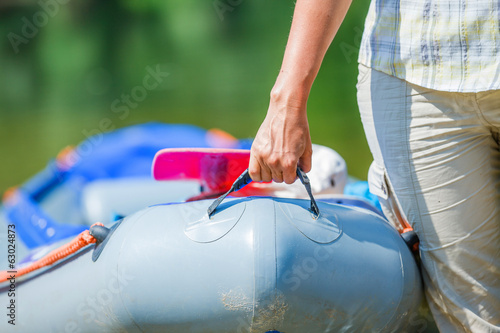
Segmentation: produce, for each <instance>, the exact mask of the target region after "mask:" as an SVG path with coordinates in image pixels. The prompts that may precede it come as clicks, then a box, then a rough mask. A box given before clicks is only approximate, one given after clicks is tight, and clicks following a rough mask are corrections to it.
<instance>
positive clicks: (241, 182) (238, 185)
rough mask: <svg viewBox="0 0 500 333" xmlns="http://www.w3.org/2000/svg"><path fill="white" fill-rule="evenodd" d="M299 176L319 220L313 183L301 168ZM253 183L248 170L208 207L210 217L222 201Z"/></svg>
mask: <svg viewBox="0 0 500 333" xmlns="http://www.w3.org/2000/svg"><path fill="white" fill-rule="evenodd" d="M297 176H298V177H299V179H300V181H301V182H302V184H304V187H305V188H306V191H307V194H308V195H309V198H310V199H311V213H312V214H313V216H314V218H318V217H319V208H318V204H317V203H316V200H314V197H313V194H312V190H311V182H310V181H309V178H308V177H307V175H306V173H305V172H304V171H302V170H301V169H300V168H299V167H297ZM251 182H252V178H250V174H249V173H248V169H246V170H245V171H243V173H242V174H241V175H240V176H239V177H238V178H237V179H236V180H235V181H234V183H233V185H232V186H231V188H230V189H229V191H227V192H226V193H224V194H223V195H221V196H220V197H218V198H217V199H216V200H215V201H214V202H213V203H212V204H211V205H210V207H208V210H207V213H208V216H209V217H210V216H212V215H213V214H214V212H215V210H216V209H217V207H219V205H220V204H221V203H222V201H223V200H224V199H225V198H226V197H227V196H228V195H229V194H231V193H232V192H236V191H238V190H240V189H242V188H243V187H245V186H246V185H248V184H249V183H251Z"/></svg>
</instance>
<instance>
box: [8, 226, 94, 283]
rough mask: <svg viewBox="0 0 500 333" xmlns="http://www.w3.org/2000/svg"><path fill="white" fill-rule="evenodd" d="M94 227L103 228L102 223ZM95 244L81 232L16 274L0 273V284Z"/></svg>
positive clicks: (90, 237) (84, 232) (86, 233)
mask: <svg viewBox="0 0 500 333" xmlns="http://www.w3.org/2000/svg"><path fill="white" fill-rule="evenodd" d="M95 225H100V226H104V225H103V224H102V223H95V224H93V225H92V226H91V228H92V227H93V226H95ZM95 242H96V239H95V238H94V237H93V236H91V235H90V233H89V231H88V230H85V231H82V232H81V233H80V234H79V235H78V236H77V237H76V238H75V239H73V240H72V241H71V242H69V243H67V244H65V245H62V246H61V247H59V248H57V249H55V250H53V251H51V252H50V253H49V254H47V255H46V256H44V257H43V258H41V259H39V260H37V261H35V262H34V263H32V264H31V265H29V266H26V267H23V268H20V269H18V270H17V272H16V273H8V271H0V283H1V282H5V281H7V280H9V278H10V276H11V275H15V277H16V278H18V277H19V276H22V275H25V274H28V273H30V272H33V271H35V270H37V269H40V268H43V267H46V266H50V265H53V264H54V263H56V262H58V261H59V260H62V259H64V258H66V257H68V256H70V255H72V254H73V253H75V252H77V251H79V250H81V249H83V248H84V247H86V246H87V245H90V244H94V243H95ZM11 271H12V270H11Z"/></svg>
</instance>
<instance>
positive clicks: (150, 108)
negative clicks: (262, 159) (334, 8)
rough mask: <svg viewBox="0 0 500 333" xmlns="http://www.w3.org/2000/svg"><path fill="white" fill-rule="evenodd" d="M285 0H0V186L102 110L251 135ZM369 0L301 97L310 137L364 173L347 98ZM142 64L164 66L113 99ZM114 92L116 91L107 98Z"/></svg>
mask: <svg viewBox="0 0 500 333" xmlns="http://www.w3.org/2000/svg"><path fill="white" fill-rule="evenodd" d="M293 7H294V3H293V2H292V1H285V0H274V1H264V0H210V1H202V0H183V1H180V0H168V1H165V0H141V1H134V0H109V1H96V0H86V1H83V0H70V1H68V0H41V1H39V0H36V1H35V0H24V1H20V0H19V1H16V0H9V1H7V0H5V1H2V2H1V4H0V16H1V18H0V22H1V23H0V35H1V36H3V37H2V42H1V43H0V57H1V68H2V71H1V73H2V74H1V75H0V101H1V103H0V142H1V144H0V154H1V156H2V159H1V160H2V162H3V163H1V164H0V191H2V192H3V191H4V190H5V189H6V188H7V187H9V186H13V185H16V184H19V183H21V182H23V181H24V180H26V179H27V178H28V177H30V176H31V175H33V174H34V173H35V172H37V171H38V170H40V169H42V168H43V167H44V166H45V165H46V163H47V162H48V160H49V159H50V158H52V157H54V156H55V155H56V154H57V153H58V151H59V150H61V149H62V148H63V147H65V146H67V145H69V144H72V145H76V144H77V143H78V142H80V141H82V140H84V139H85V138H86V133H89V132H92V131H93V130H96V129H98V128H99V122H100V120H101V119H103V118H109V119H111V120H112V127H114V128H120V127H124V126H127V125H131V124H136V123H141V122H148V121H161V122H168V123H190V124H194V125H198V126H201V127H204V128H214V127H215V128H220V129H223V130H225V131H227V132H229V133H231V134H233V135H234V136H236V137H238V138H247V137H253V136H254V135H255V133H256V132H257V130H258V127H259V125H260V122H261V121H262V120H263V119H264V116H265V113H266V111H267V105H268V102H269V91H270V89H271V87H272V85H273V83H274V80H275V78H276V75H277V73H278V70H279V67H280V64H281V59H282V56H283V51H284V48H285V44H286V40H287V36H288V30H289V27H290V23H291V19H292V14H293ZM367 10H368V1H367V0H358V1H355V2H354V3H353V5H352V7H351V9H350V11H349V13H348V14H347V17H346V20H345V22H344V24H343V26H342V27H341V29H340V31H339V33H338V34H337V37H336V39H335V41H334V42H333V44H332V45H331V47H330V49H329V51H328V53H327V55H326V58H325V60H324V62H323V66H322V68H321V71H320V73H319V76H318V78H317V79H316V82H315V84H314V86H313V90H312V93H311V96H310V99H309V103H308V114H309V122H310V126H311V135H312V140H313V142H315V143H319V144H323V145H327V146H330V147H332V148H334V149H336V150H337V151H338V152H339V153H340V154H341V155H342V156H343V157H344V158H345V159H346V161H347V165H348V168H349V173H350V174H351V175H353V176H356V177H358V178H361V179H366V173H367V170H368V166H369V164H370V162H371V155H370V152H369V150H368V147H367V144H366V141H365V138H364V134H363V130H362V126H361V122H360V119H359V115H358V110H357V105H356V89H355V84H356V76H357V61H356V60H357V53H358V48H359V42H360V39H361V32H362V29H363V23H364V16H365V15H366V12H367ZM148 68H149V69H155V68H158V69H160V70H161V71H162V72H165V73H168V76H167V77H165V78H164V79H163V81H162V82H161V84H159V85H158V87H156V88H155V89H152V90H148V91H147V95H146V96H145V97H144V100H142V101H140V102H137V103H133V104H131V105H132V106H131V107H129V109H130V112H128V113H127V114H125V113H124V112H118V111H119V110H117V108H118V106H119V105H122V106H123V105H124V104H123V103H122V102H120V103H121V104H114V102H115V101H116V100H120V99H121V98H122V96H123V94H125V95H127V94H128V95H129V94H130V93H131V91H132V89H134V87H137V86H142V84H143V79H144V77H145V76H146V75H147V74H148ZM115 103H116V102H115Z"/></svg>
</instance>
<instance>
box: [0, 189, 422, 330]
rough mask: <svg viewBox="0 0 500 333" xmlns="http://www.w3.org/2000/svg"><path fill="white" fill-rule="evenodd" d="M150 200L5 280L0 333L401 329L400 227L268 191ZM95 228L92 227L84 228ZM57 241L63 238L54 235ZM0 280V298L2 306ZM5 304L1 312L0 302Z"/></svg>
mask: <svg viewBox="0 0 500 333" xmlns="http://www.w3.org/2000/svg"><path fill="white" fill-rule="evenodd" d="M212 202H213V201H212V200H202V201H197V202H188V203H178V204H165V205H156V206H152V207H149V208H146V209H144V210H141V211H139V212H137V213H134V214H132V215H130V216H128V217H126V218H124V219H122V220H120V221H118V222H116V223H115V224H113V225H110V226H108V227H109V229H108V230H106V229H104V228H97V229H99V230H97V229H96V230H94V233H95V234H96V235H97V234H99V235H97V236H96V238H98V239H99V241H98V244H97V245H95V246H90V247H88V248H86V249H85V250H83V251H81V252H79V253H77V254H76V255H73V256H72V257H70V258H68V259H66V260H64V261H62V262H60V263H58V264H56V265H55V266H53V267H50V268H47V269H44V270H40V271H37V272H35V273H31V274H29V275H27V276H24V277H21V278H19V279H18V280H17V282H16V303H15V306H16V309H15V312H16V321H15V323H16V325H11V324H9V323H8V321H7V319H8V318H7V319H5V315H4V320H2V321H0V331H1V332H169V333H170V332H172V333H176V332H204V333H206V332H259V333H261V332H268V331H279V332H285V333H292V332H301V333H304V332H308V333H313V332H401V331H409V330H410V327H411V325H409V324H410V322H411V320H410V319H411V318H414V317H412V314H415V313H416V312H417V309H418V307H419V305H420V303H421V297H422V287H421V280H420V275H419V271H418V268H417V265H416V263H415V260H414V258H413V255H412V254H411V252H410V251H409V249H408V247H407V246H406V244H405V242H404V241H403V240H402V238H401V236H400V235H399V234H398V233H397V232H396V231H395V230H394V228H392V227H391V226H390V225H389V224H388V222H387V221H386V220H384V219H383V218H382V217H381V216H379V215H378V214H375V213H373V212H371V211H369V210H366V209H363V208H358V207H348V206H344V205H337V204H332V203H326V202H318V208H319V210H320V214H319V216H315V215H314V214H313V213H312V212H311V209H310V201H309V200H302V199H283V198H269V197H248V198H230V199H226V200H225V201H223V202H222V204H221V205H220V206H218V207H217V209H216V211H215V212H214V213H213V214H212V215H211V216H209V214H208V213H207V208H208V207H209V206H210V205H211V204H212ZM94 228H96V227H94ZM62 243H64V242H62ZM8 293H9V283H8V282H7V283H3V284H0V304H2V305H3V308H4V309H5V306H6V305H8V304H9V299H10V297H9V296H8ZM5 311H8V309H7V310H4V312H5Z"/></svg>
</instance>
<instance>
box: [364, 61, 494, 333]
mask: <svg viewBox="0 0 500 333" xmlns="http://www.w3.org/2000/svg"><path fill="white" fill-rule="evenodd" d="M357 87H358V104H359V109H360V113H361V119H362V122H363V126H364V129H365V134H366V137H367V140H368V144H369V146H370V150H371V152H372V154H373V158H374V165H373V166H372V168H371V172H370V175H369V183H370V190H371V191H372V192H373V193H374V194H376V195H378V196H379V197H380V198H381V201H382V203H383V205H384V206H386V208H385V209H384V210H386V211H387V210H388V207H387V204H388V203H390V202H391V201H392V202H395V203H396V204H397V205H398V206H399V207H400V209H401V210H402V212H403V213H404V215H405V216H406V219H407V220H408V221H409V223H410V224H411V225H412V227H413V228H414V230H415V232H416V233H417V234H418V236H419V238H420V256H421V259H422V273H423V278H424V284H425V291H426V297H427V300H428V302H429V306H430V309H431V311H432V314H433V316H434V318H435V320H436V323H437V325H438V328H439V330H440V331H441V332H446V333H447V332H500V207H499V206H500V152H499V132H500V91H498V90H496V91H487V92H481V93H452V92H442V91H436V90H431V89H426V88H423V87H420V86H416V85H412V84H410V83H408V82H406V81H404V80H400V79H398V78H395V77H392V76H390V75H387V74H384V73H382V72H378V71H376V70H372V69H370V68H368V67H365V66H363V65H360V66H359V76H358V86H357ZM387 215H389V218H390V219H392V218H393V217H392V215H391V214H390V213H388V214H387ZM393 223H395V222H394V221H393Z"/></svg>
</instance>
